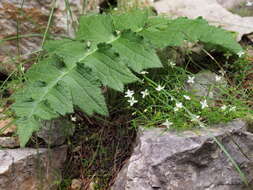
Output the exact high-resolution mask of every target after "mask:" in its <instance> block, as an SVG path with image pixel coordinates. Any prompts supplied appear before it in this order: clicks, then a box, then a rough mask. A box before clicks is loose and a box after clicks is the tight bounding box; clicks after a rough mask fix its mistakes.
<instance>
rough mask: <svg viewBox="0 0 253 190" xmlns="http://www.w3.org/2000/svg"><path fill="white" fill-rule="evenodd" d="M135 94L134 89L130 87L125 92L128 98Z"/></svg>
mask: <svg viewBox="0 0 253 190" xmlns="http://www.w3.org/2000/svg"><path fill="white" fill-rule="evenodd" d="M133 95H134V91H133V90H129V89H128V90H127V91H126V92H125V97H126V98H132V97H133Z"/></svg>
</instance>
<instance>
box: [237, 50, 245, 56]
mask: <svg viewBox="0 0 253 190" xmlns="http://www.w3.org/2000/svg"><path fill="white" fill-rule="evenodd" d="M244 54H245V52H244V51H239V52H238V53H237V55H238V57H242V56H243V55H244Z"/></svg>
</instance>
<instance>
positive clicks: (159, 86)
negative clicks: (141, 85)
mask: <svg viewBox="0 0 253 190" xmlns="http://www.w3.org/2000/svg"><path fill="white" fill-rule="evenodd" d="M164 88H165V86H161V85H160V84H159V85H158V86H157V87H156V90H157V91H158V92H159V91H161V90H163V89H164Z"/></svg>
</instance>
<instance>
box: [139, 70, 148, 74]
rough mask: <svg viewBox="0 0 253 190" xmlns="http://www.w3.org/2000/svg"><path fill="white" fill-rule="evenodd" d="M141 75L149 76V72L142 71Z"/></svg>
mask: <svg viewBox="0 0 253 190" xmlns="http://www.w3.org/2000/svg"><path fill="white" fill-rule="evenodd" d="M140 74H141V75H146V74H148V71H141V72H140Z"/></svg>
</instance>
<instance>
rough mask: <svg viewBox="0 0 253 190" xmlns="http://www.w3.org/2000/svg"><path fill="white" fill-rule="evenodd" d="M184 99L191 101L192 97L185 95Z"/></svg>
mask: <svg viewBox="0 0 253 190" xmlns="http://www.w3.org/2000/svg"><path fill="white" fill-rule="evenodd" d="M183 97H184V99H186V100H191V97H190V96H187V95H183Z"/></svg>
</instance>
